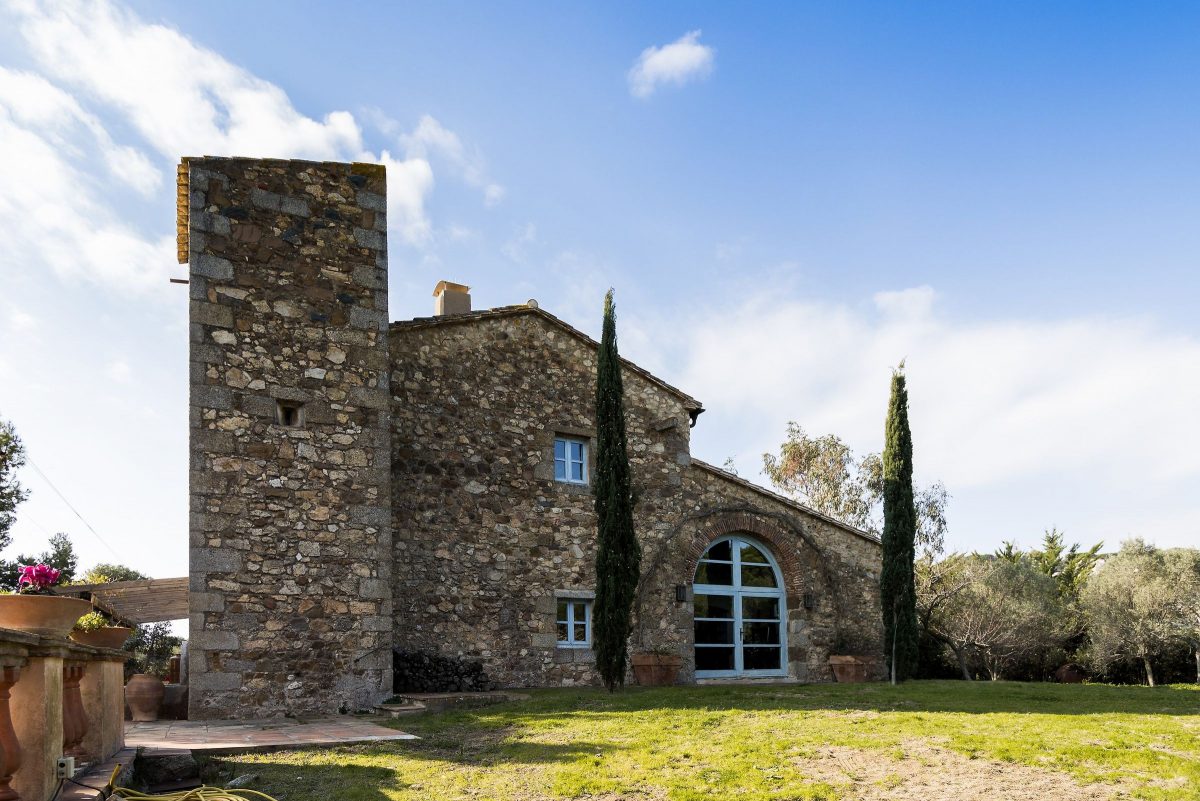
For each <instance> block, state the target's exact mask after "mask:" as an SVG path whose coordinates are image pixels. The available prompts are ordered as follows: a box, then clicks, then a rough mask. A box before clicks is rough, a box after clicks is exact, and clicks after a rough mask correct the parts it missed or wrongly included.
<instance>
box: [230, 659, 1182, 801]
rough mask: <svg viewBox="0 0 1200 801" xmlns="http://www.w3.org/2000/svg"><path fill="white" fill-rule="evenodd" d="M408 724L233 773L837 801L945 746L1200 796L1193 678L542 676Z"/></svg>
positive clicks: (545, 794)
mask: <svg viewBox="0 0 1200 801" xmlns="http://www.w3.org/2000/svg"><path fill="white" fill-rule="evenodd" d="M396 725H397V727H398V728H402V729H404V730H405V731H409V732H412V733H413V734H417V735H419V736H420V737H422V738H423V739H422V740H419V741H409V742H402V743H387V744H379V745H371V746H351V747H346V748H335V749H327V750H314V751H303V752H285V753H274V754H247V755H241V756H238V757H231V758H227V759H225V760H224V765H223V770H224V771H225V773H226V775H230V774H232V773H236V774H243V773H257V774H259V776H260V780H259V781H258V782H256V783H255V786H256V787H257V788H258V789H262V790H264V791H265V792H268V793H270V794H272V795H275V796H276V797H278V798H280V799H286V801H324V800H325V799H329V798H338V799H346V800H347V801H384V800H385V799H430V798H432V799H494V800H495V801H516V799H520V800H521V801H527V800H528V799H565V798H585V797H587V798H599V799H614V800H615V799H618V798H619V799H667V800H669V801H718V799H720V800H721V801H725V800H726V799H735V800H737V801H834V800H835V799H845V798H853V797H855V796H854V795H852V794H851V789H850V788H851V786H856V785H855V783H856V782H857V781H860V780H861V781H862V782H864V783H869V784H870V785H872V786H876V787H884V788H886V787H894V786H898V785H899V784H901V783H902V782H903V775H904V773H903V772H904V771H906V770H925V771H932V770H938V768H939V765H938V764H937V763H938V761H939V757H938V756H937V755H938V754H942V756H941V757H940V759H941V760H942V761H945V758H946V756H947V755H959V756H958V757H955V759H958V760H959V761H960V762H961V761H962V760H961V759H960V757H961V758H966V759H978V760H999V761H1001V762H1008V763H1012V764H1013V765H1014V766H1027V768H1036V769H1042V770H1045V771H1052V772H1054V773H1056V774H1066V775H1069V776H1070V777H1071V778H1072V779H1073V780H1074V781H1075V782H1078V783H1080V784H1095V785H1107V786H1109V787H1110V788H1120V789H1121V791H1122V792H1123V793H1127V794H1128V795H1129V796H1130V797H1133V798H1145V799H1161V800H1163V801H1168V800H1174V799H1195V798H1198V797H1200V791H1198V790H1197V788H1200V688H1197V687H1194V686H1185V685H1180V686H1174V687H1159V688H1155V689H1150V688H1145V687H1110V686H1104V685H1054V684H1021V683H1005V682H1000V683H966V682H910V683H908V684H906V685H903V686H901V687H897V688H892V687H890V686H888V685H885V684H865V685H836V684H831V685H789V686H707V687H672V688H664V689H641V688H630V689H628V690H625V691H623V692H619V693H615V694H609V693H607V692H605V691H603V690H597V689H569V690H568V689H563V690H541V691H533V694H532V697H531V698H530V699H529V700H527V701H519V702H513V703H506V704H501V705H497V706H491V707H487V708H484V709H475V710H462V711H456V712H453V713H448V714H444V715H433V716H426V717H416V718H406V719H403V720H400V721H397V723H396ZM914 744H919V745H920V748H917V749H916V750H914ZM926 745H927V746H929V748H932V749H935V750H929V749H927V748H925V746H926ZM848 749H852V750H848ZM834 752H836V753H838V754H845V753H859V752H866V753H867V754H868V755H869V757H870V758H869V759H867V760H865V761H864V762H863V763H862V764H865V765H866V766H868V767H871V766H872V764H873V763H874V762H878V763H880V766H881V767H880V770H882V771H883V772H882V773H880V775H879V777H876V778H871V777H870V776H867V775H865V774H864V775H862V776H859V775H857V773H856V771H858V768H846V769H845V770H844V771H843V773H844V776H840V777H839V778H838V779H837V780H833V779H830V778H829V777H828V776H822V775H820V772H814V771H813V770H812V766H813V765H814V764H815V763H814V762H813V760H814V759H820V758H822V757H823V756H824V757H828V756H829V755H830V754H832V753H834ZM931 754H932V755H933V756H931ZM930 763H932V764H930ZM1014 770H1015V769H1014ZM843 779H844V780H843Z"/></svg>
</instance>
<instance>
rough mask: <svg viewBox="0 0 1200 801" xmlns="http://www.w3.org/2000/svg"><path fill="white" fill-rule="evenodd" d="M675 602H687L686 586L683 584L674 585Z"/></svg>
mask: <svg viewBox="0 0 1200 801" xmlns="http://www.w3.org/2000/svg"><path fill="white" fill-rule="evenodd" d="M675 600H676V601H677V602H679V603H683V602H684V601H686V600H687V586H686V585H684V584H676V585H675Z"/></svg>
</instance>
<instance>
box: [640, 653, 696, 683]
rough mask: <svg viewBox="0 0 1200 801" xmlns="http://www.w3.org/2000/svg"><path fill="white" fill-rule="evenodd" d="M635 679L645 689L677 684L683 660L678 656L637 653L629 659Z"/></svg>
mask: <svg viewBox="0 0 1200 801" xmlns="http://www.w3.org/2000/svg"><path fill="white" fill-rule="evenodd" d="M629 662H630V664H631V665H632V666H633V677H634V678H635V679H637V683H638V684H640V685H642V686H643V687H669V686H670V685H672V684H674V683H675V677H676V676H678V675H679V668H680V667H681V666H682V665H683V658H682V657H680V656H679V655H678V654H660V653H653V652H649V653H637V654H633V655H632V656H631V657H630V658H629Z"/></svg>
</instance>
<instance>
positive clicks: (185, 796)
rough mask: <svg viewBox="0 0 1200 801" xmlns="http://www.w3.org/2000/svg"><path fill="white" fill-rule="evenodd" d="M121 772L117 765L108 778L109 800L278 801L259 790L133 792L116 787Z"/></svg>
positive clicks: (210, 789)
mask: <svg viewBox="0 0 1200 801" xmlns="http://www.w3.org/2000/svg"><path fill="white" fill-rule="evenodd" d="M120 772H121V766H120V765H117V766H116V767H115V768H113V772H112V775H111V776H109V777H108V786H107V787H105V788H104V789H105V790H109V791H111V792H112V795H110V796H107V797H108V798H123V799H127V801H253V799H256V798H258V799H266V801H276V800H275V799H274V798H272V797H271V796H269V795H267V794H266V793H260V792H259V791H258V790H240V789H239V790H224V789H222V788H220V787H208V786H204V787H193V788H192V789H191V790H179V791H177V792H174V793H158V794H155V793H143V792H142V791H141V790H131V789H129V788H128V787H116V786H115V784H116V781H117V774H118V773H120Z"/></svg>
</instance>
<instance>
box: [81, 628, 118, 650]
mask: <svg viewBox="0 0 1200 801" xmlns="http://www.w3.org/2000/svg"><path fill="white" fill-rule="evenodd" d="M131 634H133V629H131V628H127V627H125V626H104V627H102V628H98V629H92V630H91V631H72V632H71V639H72V640H74V641H75V642H77V643H79V644H80V645H90V646H92V647H93V648H120V647H121V646H122V645H124V644H125V641H126V640H128V639H129V635H131Z"/></svg>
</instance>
